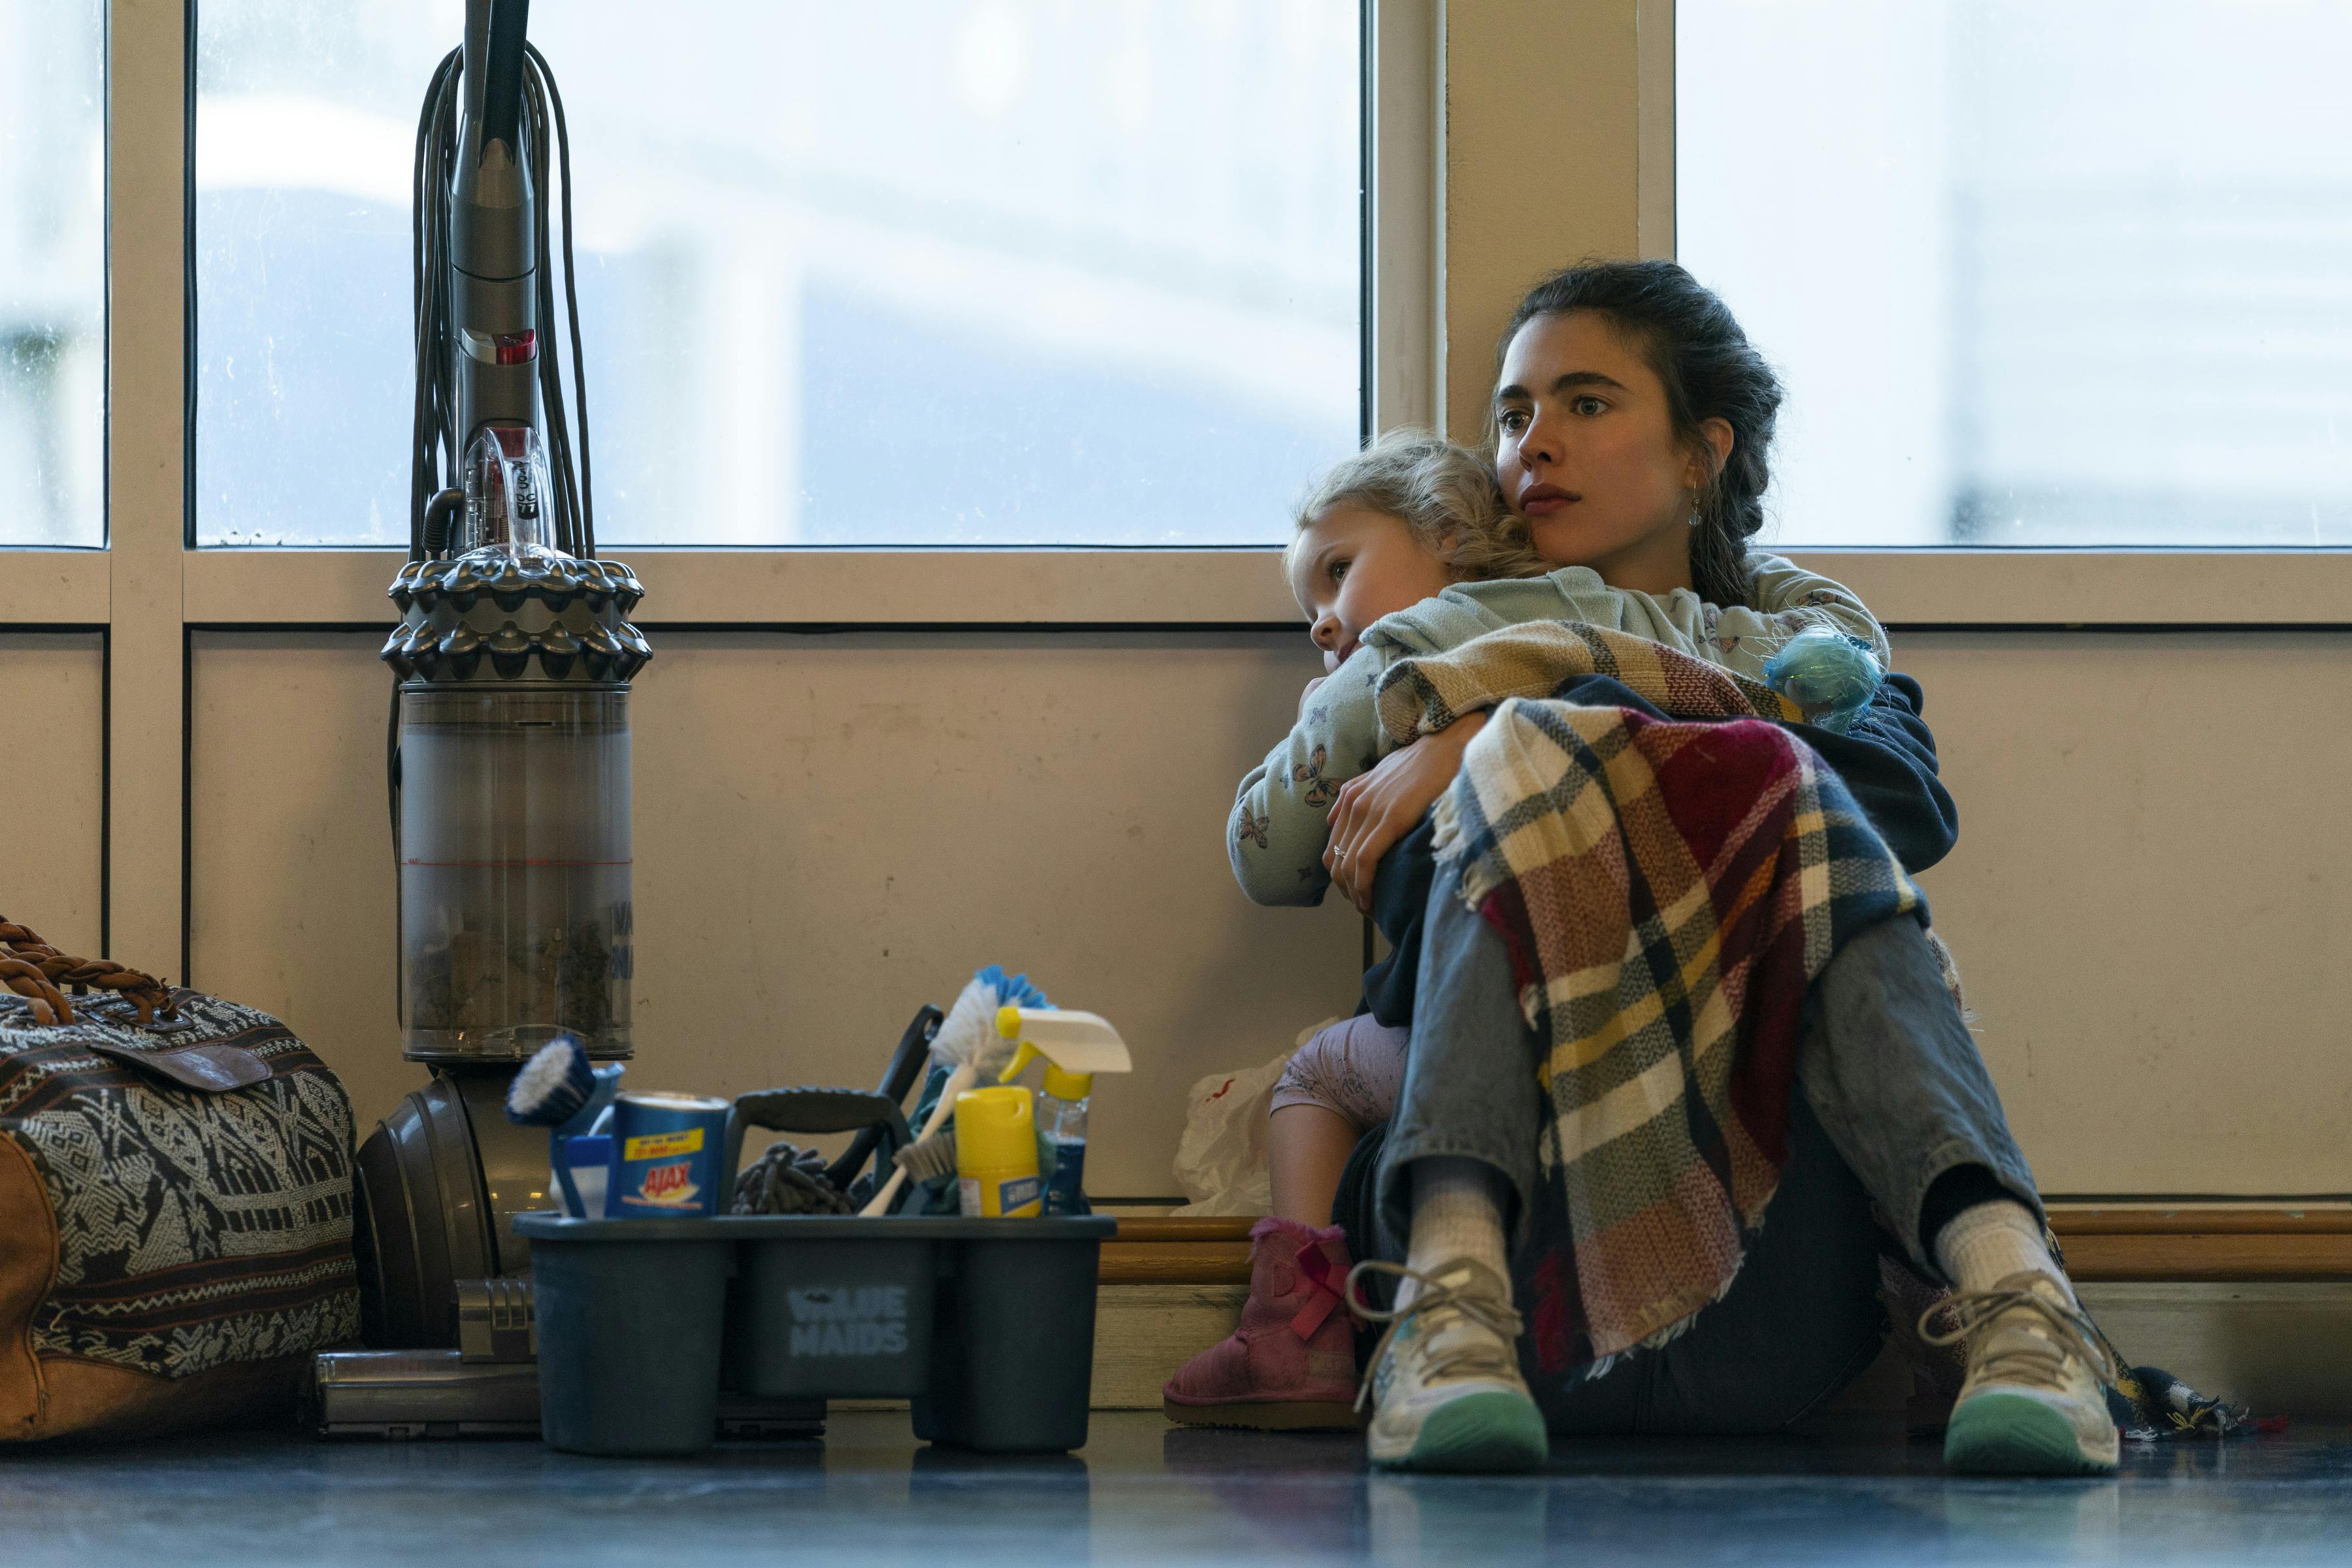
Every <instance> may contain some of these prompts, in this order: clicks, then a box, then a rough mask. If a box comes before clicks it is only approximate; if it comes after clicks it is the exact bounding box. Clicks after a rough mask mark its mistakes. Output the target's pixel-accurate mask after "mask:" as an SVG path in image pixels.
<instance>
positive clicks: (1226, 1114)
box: [1170, 1018, 1339, 1219]
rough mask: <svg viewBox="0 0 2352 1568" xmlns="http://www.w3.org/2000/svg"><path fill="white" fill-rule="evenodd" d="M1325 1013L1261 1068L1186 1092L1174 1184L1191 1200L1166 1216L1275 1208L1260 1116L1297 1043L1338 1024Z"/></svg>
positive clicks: (1216, 1077)
mask: <svg viewBox="0 0 2352 1568" xmlns="http://www.w3.org/2000/svg"><path fill="white" fill-rule="evenodd" d="M1338 1022H1339V1020H1338V1019H1337V1018H1326V1019H1325V1020H1324V1021H1323V1022H1322V1023H1320V1024H1318V1025H1316V1026H1314V1027H1312V1028H1308V1029H1302V1030H1300V1031H1299V1034H1298V1040H1297V1046H1303V1045H1305V1044H1306V1043H1307V1041H1308V1040H1310V1039H1312V1038H1313V1037H1315V1036H1316V1035H1317V1034H1318V1032H1320V1031H1321V1030H1323V1029H1325V1028H1327V1027H1328V1026H1331V1025H1332V1024H1336V1023H1338ZM1297 1046H1294V1047H1292V1048H1291V1049H1290V1050H1287V1051H1285V1052H1283V1053H1282V1054H1281V1055H1280V1056H1278V1057H1276V1058H1274V1059H1273V1060H1272V1061H1270V1062H1268V1063H1266V1064H1265V1066H1264V1067H1255V1068H1243V1069H1242V1070H1240V1071H1239V1072H1221V1073H1212V1074H1210V1075H1209V1076H1208V1077H1207V1078H1204V1079H1201V1081H1200V1082H1198V1083H1196V1084H1194V1085H1193V1086H1192V1092H1191V1093H1190V1094H1189V1095H1187V1096H1186V1105H1187V1107H1188V1109H1187V1110H1185V1113H1184V1136H1183V1137H1182V1138H1181V1139H1180V1140H1178V1142H1177V1144H1176V1184H1177V1185H1178V1186H1179V1187H1181V1189H1183V1193H1184V1195H1185V1196H1186V1197H1188V1198H1190V1199H1191V1200H1192V1201H1191V1202H1190V1203H1188V1204H1186V1205H1183V1206H1182V1207H1181V1208H1178V1209H1172V1210H1171V1211H1170V1215H1171V1217H1174V1218H1181V1219H1207V1218H1211V1217H1213V1216H1215V1215H1262V1214H1265V1213H1267V1212H1268V1211H1269V1210H1271V1209H1272V1208H1273V1207H1274V1194H1273V1189H1272V1188H1271V1187H1270V1186H1269V1185H1268V1184H1267V1180H1266V1171H1265V1119H1266V1116H1267V1113H1268V1112H1269V1110H1271V1104H1270V1102H1271V1101H1272V1100H1273V1099H1274V1086H1275V1085H1276V1083H1277V1082H1279V1081H1281V1079H1282V1069H1283V1068H1286V1067H1287V1066H1289V1065H1290V1058H1291V1057H1292V1056H1293V1055H1294V1054H1295V1053H1296V1051H1297Z"/></svg>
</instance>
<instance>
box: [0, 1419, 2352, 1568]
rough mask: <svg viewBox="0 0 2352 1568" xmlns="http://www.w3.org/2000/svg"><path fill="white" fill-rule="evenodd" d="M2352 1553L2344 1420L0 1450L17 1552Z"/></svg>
mask: <svg viewBox="0 0 2352 1568" xmlns="http://www.w3.org/2000/svg"><path fill="white" fill-rule="evenodd" d="M1538 1560H1549V1561H1555V1562H1560V1563H1621V1562H1630V1563H1998V1564H2003V1565H2009V1564H2019V1563H2041V1562H2075V1561H2087V1562H2123V1563H2173V1562H2197V1563H2241V1562H2242V1563H2262V1564H2266V1565H2270V1564H2283V1563H2308V1562H2327V1563H2343V1562H2352V1431H2347V1430H2344V1429H2341V1428H2332V1429H2320V1428H2310V1429H2305V1430H2301V1431H2297V1432H2294V1433H2289V1434H2281V1435H2272V1436H2255V1437H2249V1438H2245V1439H2241V1440H2239V1441H2235V1442H2231V1443H2229V1444H2225V1445H2200V1446H2188V1445H2182V1446H2177V1447H2175V1446H2167V1447H2151V1448H2141V1449H2137V1450H2133V1449H2129V1448H2127V1449H2126V1457H2125V1460H2124V1468H2123V1473H2122V1474H2121V1475H2120V1476H2118V1477H2116V1479H2110V1480H2099V1481H2032V1482H2026V1481H1989V1480H1952V1479H1946V1478H1945V1477H1944V1476H1943V1475H1942V1474H1941V1473H1940V1471H1939V1468H1938V1466H1937V1450H1936V1448H1935V1447H1933V1446H1932V1445H1919V1444H1912V1445H1906V1444H1904V1443H1902V1442H1901V1441H1899V1440H1888V1439H1885V1438H1881V1439H1878V1440H1874V1441H1863V1440H1841V1441H1827V1440H1786V1441H1777V1442H1769V1443H1766V1442H1746V1441H1742V1442H1717V1443H1703V1444H1693V1443H1666V1442H1580V1443H1573V1444H1568V1443H1564V1444H1561V1445H1559V1446H1558V1447H1555V1448H1554V1449H1553V1452H1552V1461H1551V1465H1550V1467H1549V1469H1548V1470H1546V1471H1545V1472H1544V1473H1543V1474H1541V1475H1537V1476H1528V1477H1517V1478H1509V1479H1478V1478H1467V1477H1395V1476H1387V1475H1379V1474H1371V1473H1368V1472H1367V1471H1366V1469H1365V1468H1364V1465H1363V1462H1362V1450H1361V1447H1360V1444H1359V1443H1358V1442H1357V1441H1355V1440H1354V1439H1351V1438H1347V1437H1342V1436H1287V1437H1286V1436H1256V1435H1252V1434H1244V1433H1225V1432H1203V1431H1192V1430H1184V1429H1178V1428H1171V1427H1170V1426H1168V1425H1167V1424H1166V1423H1164V1422H1163V1421H1162V1420H1161V1419H1160V1416H1159V1415H1156V1414H1119V1415H1097V1416H1096V1417H1095V1419H1094V1427H1093V1436H1092V1440H1091V1441H1090V1442H1089V1443H1088V1445H1087V1447H1086V1449H1085V1450H1084V1451H1083V1452H1081V1453H1078V1454H1076V1455H1071V1456H1068V1457H1066V1458H994V1459H992V1458H984V1457H975V1456H971V1455H968V1454H957V1453H952V1452H950V1451H947V1450H940V1449H930V1448H927V1447H923V1446H921V1445H919V1444H918V1443H916V1442H915V1441H914V1440H913V1438H912V1436H910V1435H909V1433H908V1426H907V1419H906V1417H905V1416H904V1415H894V1414H879V1413H855V1414H845V1415H835V1417H834V1421H833V1425H832V1427H831V1430H830V1433H829V1436H828V1437H827V1440H826V1441H825V1442H824V1444H822V1445H819V1444H815V1443H803V1444H779V1445H772V1446H764V1447H725V1448H721V1449H719V1450H718V1451H717V1452H716V1453H714V1454H713V1455H711V1456H710V1457H708V1458H701V1459H695V1460H683V1461H675V1460H674V1461H646V1460H616V1459H587V1458H571V1457H567V1456H564V1455H561V1454H555V1453H551V1452H550V1451H549V1450H547V1449H545V1448H543V1447H541V1446H540V1445H538V1444H536V1443H528V1442H488V1441H485V1442H469V1443H409V1444H383V1443H352V1442H340V1443H333V1444H320V1443H314V1442H310V1441H306V1440H303V1439H300V1438H298V1437H293V1436H235V1437H211V1438H199V1439H190V1440H184V1441H178V1442H172V1443H162V1444H151V1445H146V1446H143V1447H135V1448H124V1449H113V1450H85V1451H81V1452H73V1451H65V1450H36V1451H25V1450H17V1451H13V1452H5V1453H0V1563H5V1564H6V1565H7V1568H50V1565H52V1564H57V1565H66V1564H70V1565H72V1568H103V1565H110V1564H115V1563H131V1564H139V1565H142V1568H144V1565H150V1564H152V1565H156V1568H164V1565H170V1568H179V1565H183V1564H214V1563H220V1564H231V1563H234V1564H237V1565H239V1568H263V1565H267V1564H277V1563H338V1564H341V1563H361V1564H365V1563H434V1564H445V1565H446V1568H461V1565H462V1568H509V1565H523V1564H531V1565H537V1564H563V1565H566V1568H585V1565H589V1564H604V1563H616V1564H617V1563H626V1564H629V1565H630V1568H672V1565H680V1564H701V1563H726V1564H729V1565H730V1568H736V1565H741V1564H748V1563H767V1562H786V1561H790V1562H793V1563H807V1564H821V1565H825V1568H832V1565H835V1564H847V1563H908V1562H928V1563H934V1564H936V1568H981V1565H983V1564H995V1563H1013V1564H1020V1565H1022V1568H1060V1565H1062V1564H1066V1563H1082V1562H1097V1563H1129V1562H1149V1563H1218V1564H1221V1565H1223V1568H1244V1565H1249V1568H1255V1565H1256V1564H1259V1563H1360V1562H1370V1563H1408V1562H1436V1563H1507V1562H1522V1561H1526V1562H1533V1561H1538Z"/></svg>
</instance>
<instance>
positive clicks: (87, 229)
mask: <svg viewBox="0 0 2352 1568" xmlns="http://www.w3.org/2000/svg"><path fill="white" fill-rule="evenodd" d="M105 202H106V7H105V5H104V0H0V545H6V544H35V545H60V544H65V545H91V546H96V545H102V544H104V543H105V542H106V509H105V493H106V490H105V479H104V475H103V474H102V472H101V471H100V470H101V467H102V464H103V461H104V455H105V450H106V210H105Z"/></svg>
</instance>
